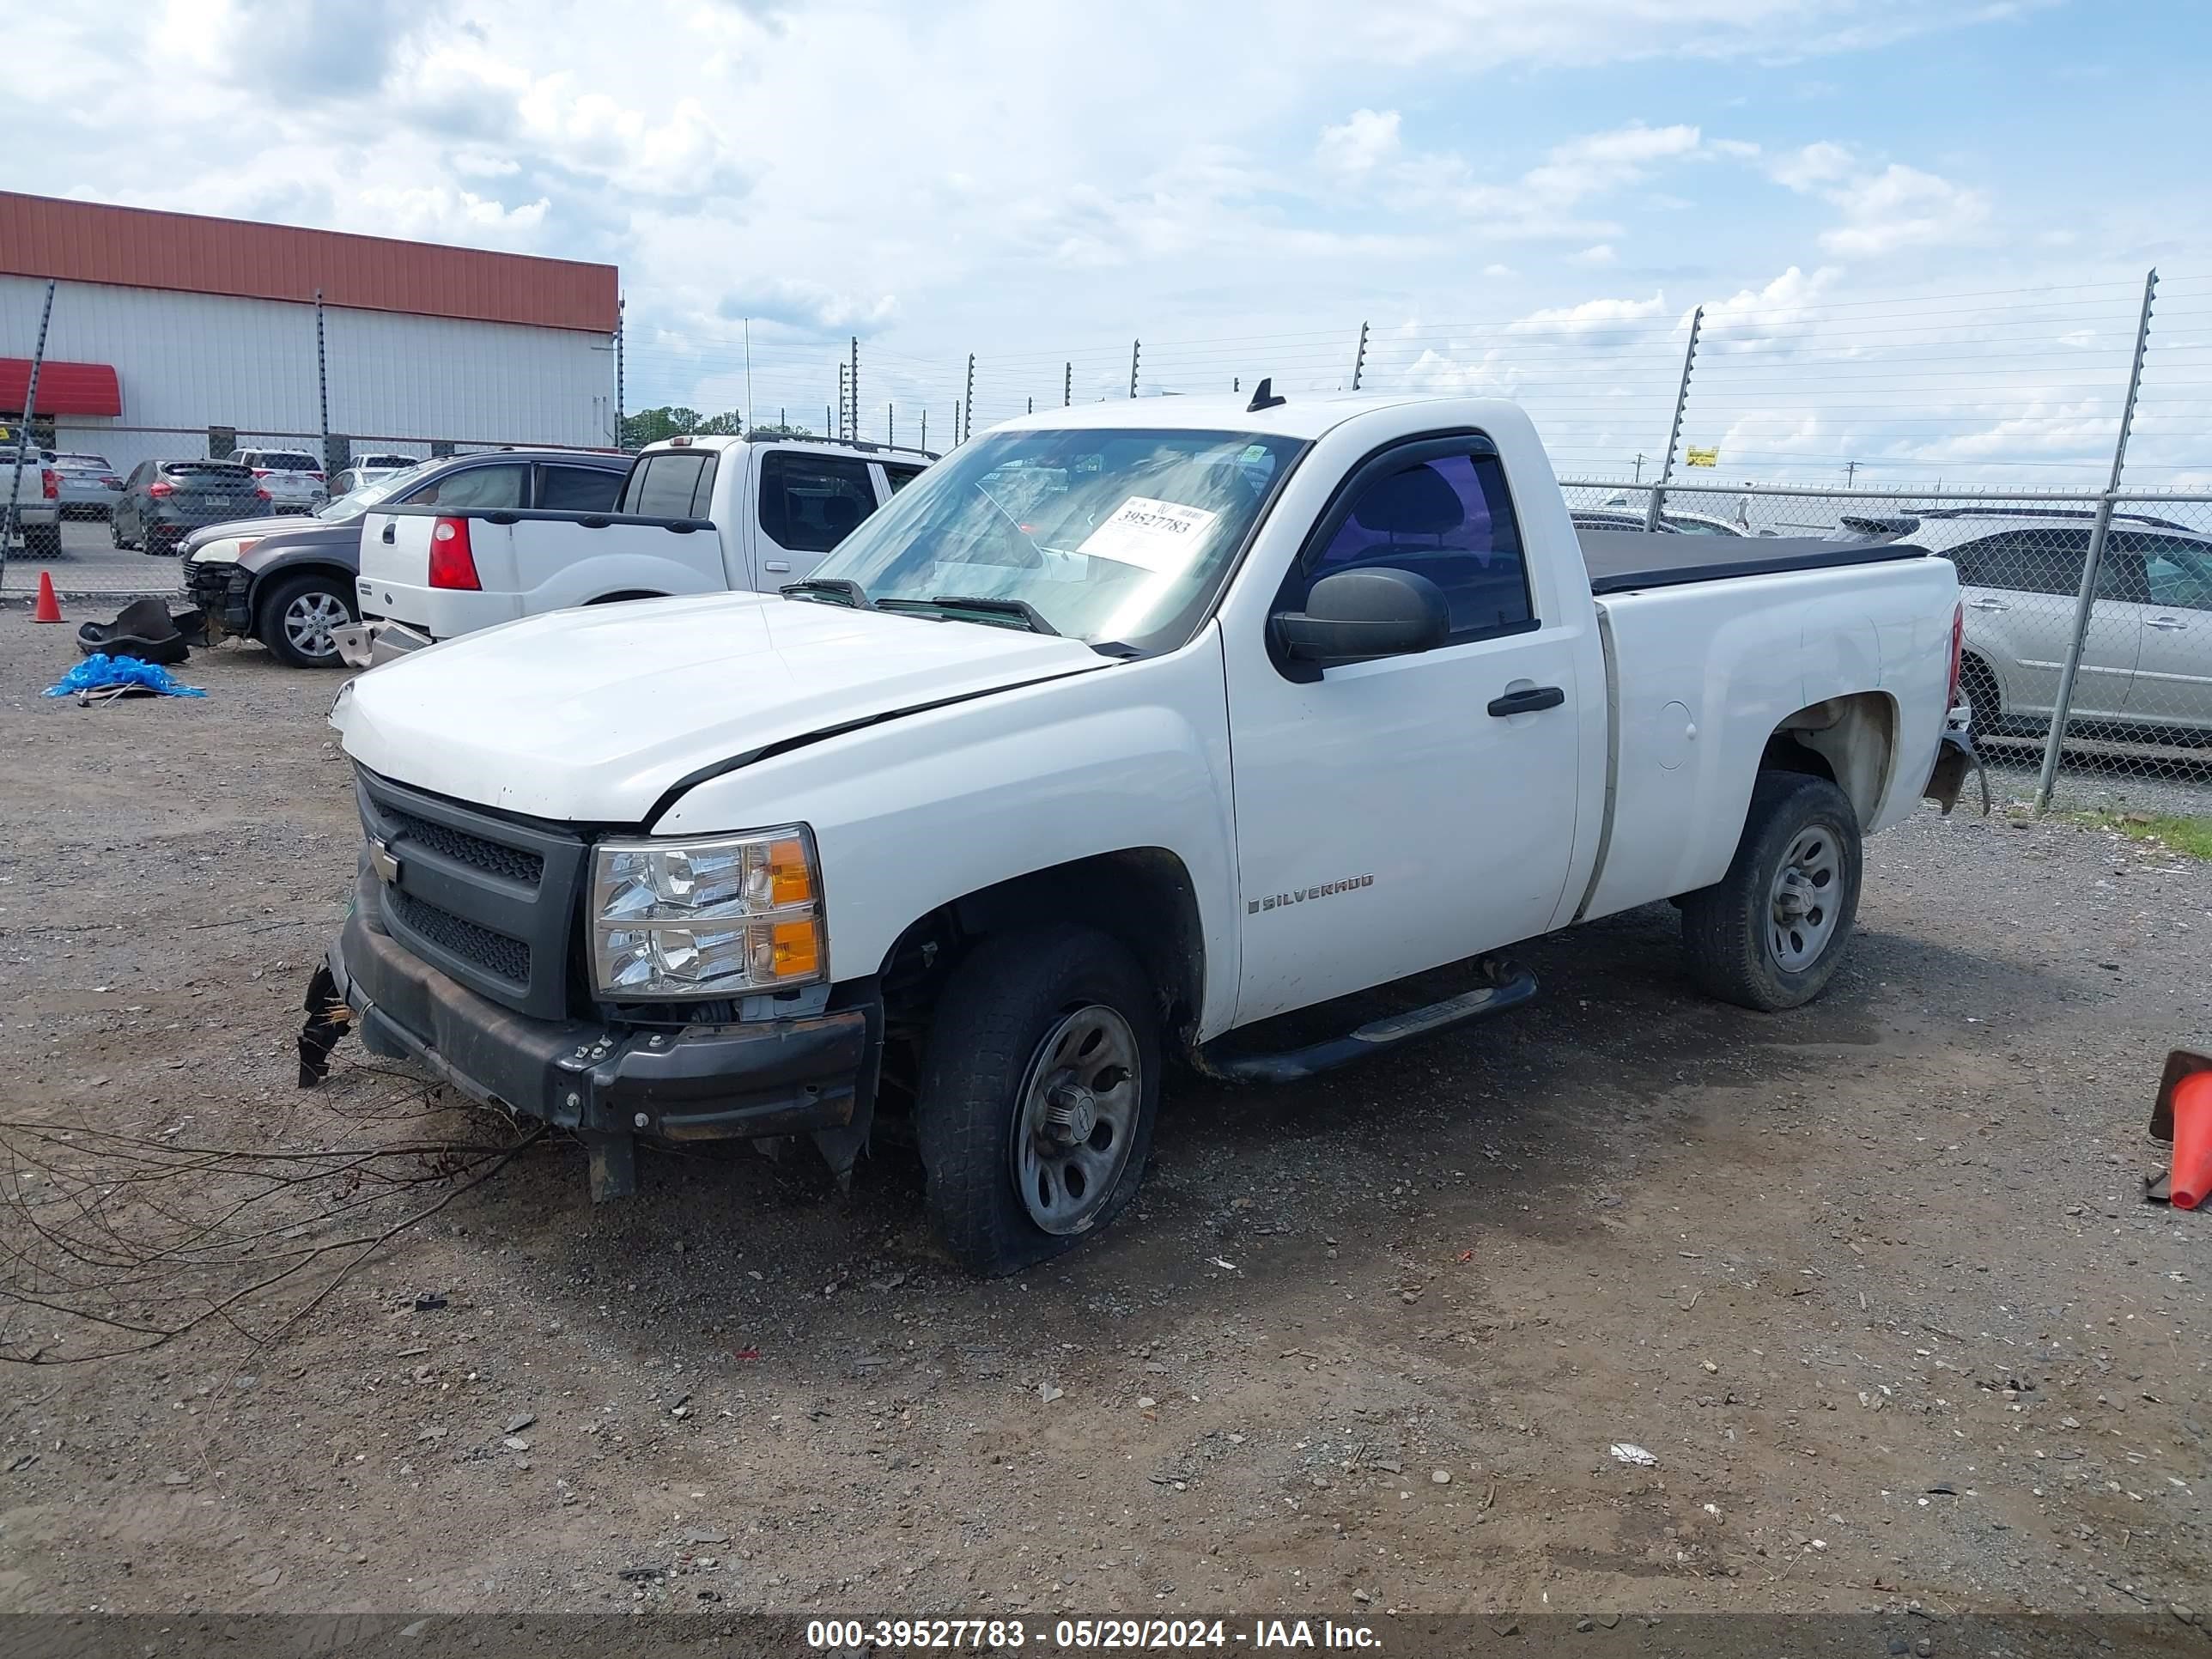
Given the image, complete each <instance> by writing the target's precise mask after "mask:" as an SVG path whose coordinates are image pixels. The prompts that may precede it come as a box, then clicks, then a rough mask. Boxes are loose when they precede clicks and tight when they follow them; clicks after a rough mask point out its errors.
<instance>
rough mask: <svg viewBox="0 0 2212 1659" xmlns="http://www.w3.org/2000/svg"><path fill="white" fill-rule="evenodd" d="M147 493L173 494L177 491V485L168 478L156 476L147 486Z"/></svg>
mask: <svg viewBox="0 0 2212 1659" xmlns="http://www.w3.org/2000/svg"><path fill="white" fill-rule="evenodd" d="M146 493H147V494H148V495H175V494H176V493H177V487H176V485H174V484H173V483H170V482H169V481H168V480H167V478H156V479H155V480H154V482H153V483H149V484H148V485H147V486H146Z"/></svg>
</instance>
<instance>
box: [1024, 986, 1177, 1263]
mask: <svg viewBox="0 0 2212 1659" xmlns="http://www.w3.org/2000/svg"><path fill="white" fill-rule="evenodd" d="M1143 1098H1144V1061H1143V1060H1142V1058H1141V1056H1140V1054H1139V1049H1138V1045H1137V1034H1136V1033H1135V1031H1133V1030H1132V1029H1131V1028H1130V1025H1129V1022H1128V1021H1127V1020H1126V1019H1124V1018H1122V1017H1121V1015H1120V1014H1119V1013H1117V1012H1115V1010H1113V1009H1111V1008H1109V1007H1107V1006H1105V1005H1103V1003H1095V1002H1094V1003H1090V1004H1086V1005H1085V1006H1082V1007H1080V1008H1078V1009H1076V1010H1075V1011H1074V1012H1072V1013H1068V1014H1066V1015H1063V1016H1062V1017H1061V1018H1060V1021H1059V1023H1058V1024H1055V1025H1054V1026H1053V1027H1052V1028H1051V1029H1050V1030H1048V1031H1047V1032H1046V1033H1045V1035H1044V1040H1043V1041H1042V1042H1039V1043H1038V1044H1037V1047H1036V1053H1035V1054H1032V1055H1031V1056H1030V1064H1029V1069H1028V1071H1027V1072H1026V1073H1024V1075H1023V1079H1022V1086H1021V1095H1020V1101H1021V1106H1020V1109H1019V1111H1018V1113H1017V1114H1016V1115H1015V1118H1014V1121H1013V1136H1012V1145H1011V1146H1009V1147H1008V1149H1007V1152H1008V1163H1009V1164H1011V1166H1012V1174H1013V1178H1014V1187H1015V1190H1016V1191H1018V1192H1019V1193H1020V1194H1021V1197H1022V1204H1023V1206H1024V1208H1026V1209H1027V1210H1028V1212H1029V1215H1030V1220H1032V1221H1034V1222H1035V1223H1036V1225H1038V1226H1039V1227H1041V1228H1042V1229H1043V1230H1044V1231H1046V1232H1048V1233H1052V1234H1054V1235H1057V1236H1060V1237H1065V1236H1066V1235H1067V1234H1070V1233H1079V1232H1082V1231H1085V1230H1086V1229H1088V1228H1089V1227H1090V1226H1091V1224H1092V1223H1093V1222H1094V1221H1095V1220H1097V1217H1098V1213H1099V1212H1100V1211H1101V1210H1102V1209H1103V1207H1104V1206H1105V1204H1106V1201H1107V1200H1108V1199H1109V1198H1110V1197H1111V1196H1112V1195H1113V1193H1114V1189H1115V1187H1116V1186H1118V1185H1119V1184H1120V1182H1121V1172H1122V1170H1123V1169H1124V1168H1125V1167H1126V1166H1127V1164H1128V1161H1129V1151H1130V1148H1131V1147H1132V1146H1134V1145H1135V1143H1136V1135H1135V1133H1134V1132H1135V1127H1136V1121H1137V1114H1138V1109H1139V1103H1140V1102H1141V1101H1142V1100H1143Z"/></svg>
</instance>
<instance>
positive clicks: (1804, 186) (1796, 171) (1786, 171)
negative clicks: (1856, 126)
mask: <svg viewBox="0 0 2212 1659" xmlns="http://www.w3.org/2000/svg"><path fill="white" fill-rule="evenodd" d="M1856 166H1857V162H1856V161H1854V160H1853V158H1852V155H1851V153H1850V150H1848V149H1844V146H1843V145H1841V144H1837V143H1829V142H1827V141H1826V139H1823V140H1822V141H1821V142H1820V143H1816V144H1807V145H1806V146H1805V147H1804V148H1803V149H1795V150H1790V151H1788V152H1787V153H1785V154H1784V155H1778V156H1776V157H1775V158H1774V159H1773V160H1772V161H1769V162H1768V163H1767V167H1766V171H1767V176H1768V177H1770V178H1771V179H1773V180H1774V181H1775V183H1777V184H1778V185H1788V186H1789V187H1790V189H1791V190H1796V191H1807V190H1814V189H1816V188H1818V187H1819V186H1820V185H1832V184H1834V183H1836V182H1837V181H1838V180H1839V179H1843V178H1844V177H1845V176H1846V175H1847V174H1849V173H1850V172H1852V171H1853V169H1854V168H1855V167H1856Z"/></svg>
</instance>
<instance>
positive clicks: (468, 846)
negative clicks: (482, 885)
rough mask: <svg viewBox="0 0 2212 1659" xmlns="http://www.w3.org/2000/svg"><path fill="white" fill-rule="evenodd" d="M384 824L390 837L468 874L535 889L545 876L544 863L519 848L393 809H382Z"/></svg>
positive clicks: (393, 807)
mask: <svg viewBox="0 0 2212 1659" xmlns="http://www.w3.org/2000/svg"><path fill="white" fill-rule="evenodd" d="M379 810H380V811H381V813H382V815H383V817H384V821H385V822H386V823H387V824H389V825H390V826H391V828H392V834H393V835H394V836H406V837H407V838H408V839H409V840H410V841H419V842H422V845H423V846H425V847H427V848H429V849H430V850H431V851H432V852H434V853H436V854H441V856H443V857H445V858H449V859H451V860H453V862H454V863H456V864H465V865H467V866H469V867H470V868H471V870H482V871H483V872H486V873H487V874H489V875H495V876H504V877H505V878H507V880H509V881H519V882H521V883H523V884H525V885H526V886H530V887H535V886H537V885H538V881H539V879H540V878H542V877H543V876H544V873H545V860H544V859H542V858H540V857H539V856H538V854H535V853H532V852H531V851H529V850H528V849H527V848H520V847H503V846H501V844H500V843H499V842H495V841H487V840H485V839H484V838H483V836H472V835H471V834H469V832H468V831H467V830H465V829H453V827H452V826H451V825H448V824H443V823H431V822H430V820H429V819H428V818H423V817H416V815H415V814H414V813H412V812H404V811H400V810H399V809H398V808H397V807H395V806H392V805H381V806H380V808H379Z"/></svg>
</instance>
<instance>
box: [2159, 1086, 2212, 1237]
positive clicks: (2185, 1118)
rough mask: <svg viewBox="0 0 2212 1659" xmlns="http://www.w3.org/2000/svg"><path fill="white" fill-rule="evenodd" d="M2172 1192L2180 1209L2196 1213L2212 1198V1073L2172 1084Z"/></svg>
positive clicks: (2174, 1204)
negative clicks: (2209, 1196)
mask: <svg viewBox="0 0 2212 1659" xmlns="http://www.w3.org/2000/svg"><path fill="white" fill-rule="evenodd" d="M2169 1191H2170V1193H2171V1194H2172V1198H2171V1201H2172V1205H2173V1207H2174V1208H2175V1209H2177V1210H2193V1209H2195V1208H2196V1207H2197V1206H2198V1205H2199V1204H2202V1203H2203V1201H2204V1200H2205V1198H2206V1197H2207V1196H2208V1195H2212V1072H2198V1073H2194V1074H2193V1075H2191V1076H2189V1077H2185V1078H2184V1079H2181V1081H2180V1082H2179V1083H2177V1084H2175V1085H2173V1174H2172V1179H2171V1183H2170V1187H2169Z"/></svg>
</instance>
